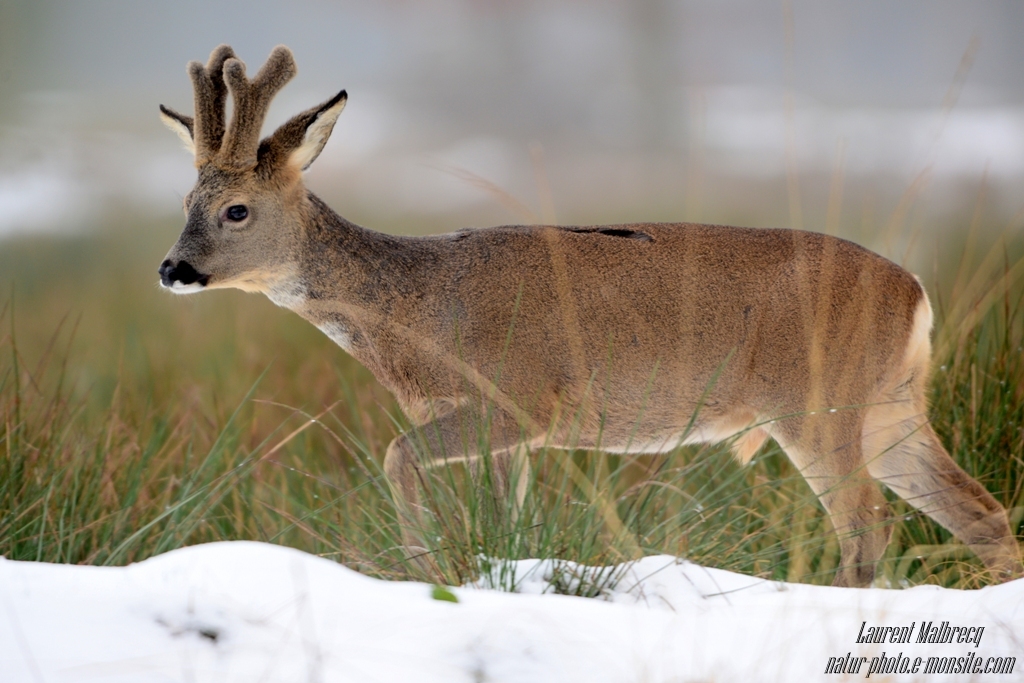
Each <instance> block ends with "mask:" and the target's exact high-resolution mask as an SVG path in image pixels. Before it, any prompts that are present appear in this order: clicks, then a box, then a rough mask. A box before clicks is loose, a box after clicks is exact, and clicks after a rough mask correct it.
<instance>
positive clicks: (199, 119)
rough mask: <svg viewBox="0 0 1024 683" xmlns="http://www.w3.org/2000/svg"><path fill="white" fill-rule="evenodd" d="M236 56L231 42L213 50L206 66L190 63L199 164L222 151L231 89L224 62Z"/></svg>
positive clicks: (197, 160) (194, 138)
mask: <svg viewBox="0 0 1024 683" xmlns="http://www.w3.org/2000/svg"><path fill="white" fill-rule="evenodd" d="M234 56H235V52H234V50H232V49H231V47H230V46H228V45H218V46H217V47H216V48H214V50H213V52H211V53H210V59H209V61H208V62H207V63H206V66H205V67H204V66H203V65H202V64H201V63H199V62H189V65H188V74H189V76H191V77H192V89H193V91H194V93H195V106H196V108H195V122H194V124H193V130H192V137H193V140H194V142H195V149H196V166H202V165H203V164H205V163H207V162H209V161H212V160H213V159H214V158H215V157H216V156H217V154H218V153H219V152H220V149H221V143H222V141H223V139H224V114H225V109H224V108H225V104H226V102H227V96H228V90H227V86H226V85H225V83H224V63H225V62H226V61H228V60H229V59H233V58H234Z"/></svg>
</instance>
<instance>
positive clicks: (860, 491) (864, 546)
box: [772, 410, 892, 586]
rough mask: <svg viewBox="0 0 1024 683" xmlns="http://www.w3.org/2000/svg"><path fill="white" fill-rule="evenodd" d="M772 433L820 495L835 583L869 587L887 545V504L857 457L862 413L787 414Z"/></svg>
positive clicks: (858, 454)
mask: <svg viewBox="0 0 1024 683" xmlns="http://www.w3.org/2000/svg"><path fill="white" fill-rule="evenodd" d="M772 436H773V437H774V438H775V440H776V441H778V443H779V445H780V446H782V449H783V450H784V451H785V452H786V455H787V456H789V459H790V460H791V461H792V462H793V464H794V465H795V466H796V468H797V469H798V470H800V473H801V474H802V475H803V477H804V479H806V480H807V483H808V485H809V486H810V487H811V490H812V491H814V493H815V495H817V496H818V500H820V501H821V504H822V506H824V508H825V511H826V512H827V513H828V515H829V518H830V519H831V520H832V527H833V528H834V529H835V532H836V534H837V535H838V536H839V550H840V555H841V557H840V565H839V569H838V570H837V572H836V575H835V579H834V580H833V581H832V585H834V586H867V585H869V584H870V583H871V582H872V581H873V580H874V577H875V564H876V563H877V562H878V560H879V559H880V558H881V557H882V553H884V552H885V547H886V546H887V545H888V544H889V537H890V535H891V534H892V528H891V526H890V525H889V524H888V519H889V509H888V505H887V504H886V501H885V496H883V495H882V492H881V490H880V489H879V488H878V484H876V483H875V481H874V480H872V478H871V477H870V475H869V474H868V472H867V471H866V470H865V469H864V466H863V461H862V459H861V439H860V436H861V435H860V416H859V415H858V414H857V413H856V411H851V410H847V411H839V412H836V413H824V414H817V415H804V416H800V417H798V418H789V419H786V420H783V421H781V422H779V423H777V424H776V425H775V426H774V427H773V429H772Z"/></svg>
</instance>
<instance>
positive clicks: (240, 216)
mask: <svg viewBox="0 0 1024 683" xmlns="http://www.w3.org/2000/svg"><path fill="white" fill-rule="evenodd" d="M248 215H249V209H247V208H245V207H244V206H243V205H241V204H235V205H233V206H229V207H228V210H227V211H225V212H224V216H225V217H226V218H227V219H228V220H229V221H234V222H235V223H237V222H239V221H244V220H245V219H246V217H247V216H248Z"/></svg>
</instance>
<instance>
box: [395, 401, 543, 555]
mask: <svg viewBox="0 0 1024 683" xmlns="http://www.w3.org/2000/svg"><path fill="white" fill-rule="evenodd" d="M485 423H488V424H489V428H488V429H487V430H486V431H485V428H484V424H485ZM520 441H521V436H520V431H519V428H518V426H517V425H516V424H515V423H514V421H512V420H511V419H509V418H507V416H505V415H503V414H497V413H496V414H495V415H494V416H493V417H492V418H491V419H490V420H486V421H485V420H484V419H483V418H482V417H480V416H479V415H477V414H475V413H473V412H471V411H468V410H463V409H460V410H456V411H454V412H452V413H449V414H448V415H445V416H443V417H440V418H437V419H435V420H432V421H430V422H427V423H426V424H423V425H419V426H417V427H414V428H413V429H411V430H409V431H408V432H406V433H404V434H402V435H400V436H398V437H397V438H395V439H394V440H393V441H392V442H391V444H390V445H389V446H388V450H387V454H386V455H385V457H384V474H385V476H386V477H387V480H388V483H389V485H390V486H391V490H392V493H393V495H394V498H395V504H396V506H397V508H398V512H399V517H400V520H401V523H402V538H403V542H404V543H405V544H406V547H407V551H408V552H409V554H411V555H414V554H415V555H418V554H423V553H425V552H426V550H425V548H424V545H425V544H424V543H423V540H422V533H421V532H422V529H423V515H422V513H423V510H424V507H423V505H422V504H421V503H420V493H419V487H420V486H421V485H424V484H426V480H425V476H424V475H425V472H426V470H428V469H431V468H432V467H437V466H442V465H448V464H451V463H456V462H465V461H468V462H469V463H470V464H471V466H472V463H473V462H474V461H476V460H477V459H478V458H479V456H480V452H481V450H482V447H486V448H488V449H489V450H490V452H491V453H495V454H497V457H496V462H500V463H502V464H500V465H498V466H497V467H496V468H495V469H501V470H502V472H503V473H504V472H507V471H508V470H507V466H506V465H505V464H504V462H505V461H506V459H507V460H508V462H510V463H511V462H512V461H513V460H514V457H513V456H511V455H508V452H510V451H511V452H517V451H523V456H522V459H523V461H524V462H525V461H526V457H525V446H522V447H519V448H517V446H519V444H520ZM492 457H495V456H492ZM502 476H503V479H502V481H507V480H508V477H507V475H504V474H503V475H502ZM495 478H496V479H497V478H498V477H497V476H496V477H495ZM525 479H526V477H520V480H519V481H517V482H516V483H517V493H518V486H524V488H523V493H524V494H525Z"/></svg>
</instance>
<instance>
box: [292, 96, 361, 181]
mask: <svg viewBox="0 0 1024 683" xmlns="http://www.w3.org/2000/svg"><path fill="white" fill-rule="evenodd" d="M347 101H348V94H347V93H346V92H345V91H344V90H342V91H341V92H340V93H338V94H337V95H335V96H334V97H332V98H331V99H329V100H327V101H326V102H324V103H323V104H322V105H320V106H319V107H317V109H315V110H314V111H312V112H310V114H312V116H311V117H310V120H309V123H308V124H306V130H305V132H304V134H303V136H302V142H301V143H300V144H299V145H298V147H295V148H294V149H293V150H292V151H291V153H290V154H289V155H288V163H289V164H290V165H292V166H297V167H298V168H299V169H301V170H303V171H305V170H306V169H307V168H309V166H310V164H312V163H313V162H314V161H316V158H317V157H318V156H320V152H321V151H322V150H323V148H324V145H326V144H327V139H328V138H329V137H331V131H333V130H334V123H335V122H336V121H337V120H338V116H339V115H340V114H341V110H342V109H344V108H345V103H346V102H347Z"/></svg>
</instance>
